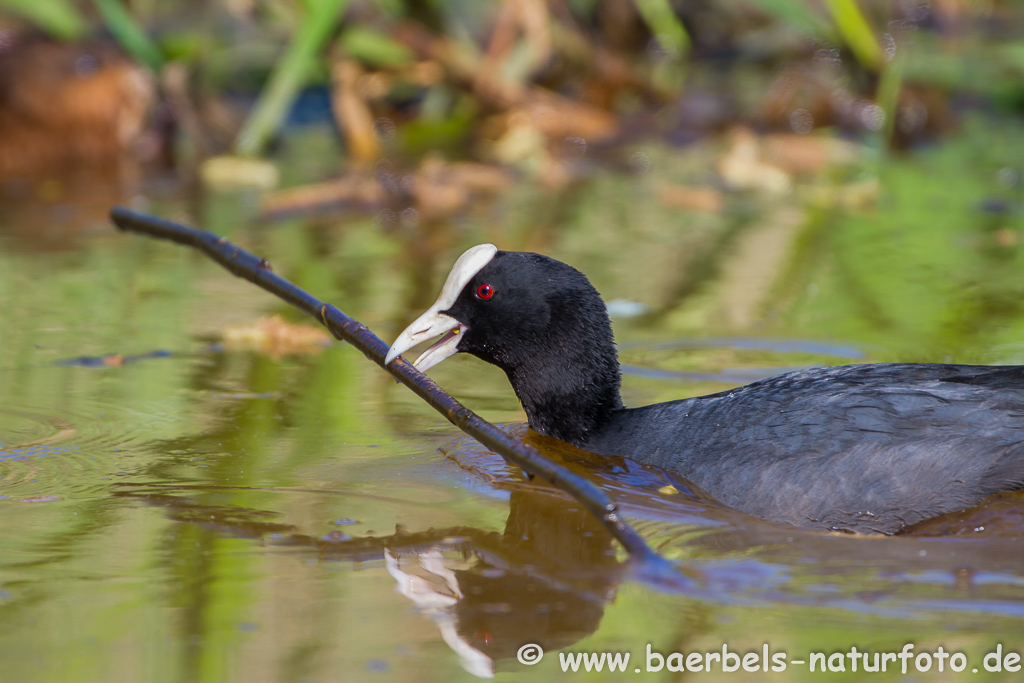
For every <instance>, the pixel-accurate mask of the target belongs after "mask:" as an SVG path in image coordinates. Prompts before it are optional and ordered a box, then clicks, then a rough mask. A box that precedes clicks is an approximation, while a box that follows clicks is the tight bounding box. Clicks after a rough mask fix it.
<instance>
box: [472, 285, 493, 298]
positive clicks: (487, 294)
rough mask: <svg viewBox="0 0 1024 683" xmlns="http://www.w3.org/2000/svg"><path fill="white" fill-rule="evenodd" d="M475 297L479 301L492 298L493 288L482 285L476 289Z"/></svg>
mask: <svg viewBox="0 0 1024 683" xmlns="http://www.w3.org/2000/svg"><path fill="white" fill-rule="evenodd" d="M476 295H477V296H478V297H480V298H481V299H490V298H491V297H492V296H494V287H491V286H490V285H487V284H484V285H480V286H479V287H477V288H476Z"/></svg>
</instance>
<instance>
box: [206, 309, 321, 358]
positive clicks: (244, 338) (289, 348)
mask: <svg viewBox="0 0 1024 683" xmlns="http://www.w3.org/2000/svg"><path fill="white" fill-rule="evenodd" d="M223 337H224V347H225V348H227V349H229V350H231V351H255V352H256V353H262V354H264V355H267V356H270V357H271V358H280V357H282V356H299V355H315V354H318V353H320V352H322V351H323V350H324V349H325V348H327V347H328V346H330V343H331V336H330V335H329V334H328V333H327V332H326V331H324V329H323V328H321V327H313V326H312V325H300V324H297V323H290V322H287V321H286V320H285V319H284V318H282V317H281V316H279V315H272V316H269V317H264V318H260V319H259V320H257V321H256V322H255V323H254V324H252V325H250V326H246V327H229V328H227V329H226V330H224V335H223Z"/></svg>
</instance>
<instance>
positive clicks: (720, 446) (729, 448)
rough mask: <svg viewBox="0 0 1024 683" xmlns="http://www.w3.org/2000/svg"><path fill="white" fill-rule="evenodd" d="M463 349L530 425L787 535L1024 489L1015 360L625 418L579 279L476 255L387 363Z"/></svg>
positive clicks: (785, 389) (888, 525) (883, 528)
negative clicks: (643, 468)
mask: <svg viewBox="0 0 1024 683" xmlns="http://www.w3.org/2000/svg"><path fill="white" fill-rule="evenodd" d="M438 335H443V336H442V338H441V339H440V340H439V341H438V342H437V343H435V344H434V345H433V346H431V347H430V348H429V349H428V350H427V351H426V352H424V353H423V354H422V355H421V356H420V357H419V358H418V359H417V360H416V362H415V365H416V366H417V367H418V368H419V369H420V370H427V369H429V368H431V367H433V366H434V365H436V364H437V363H439V362H441V361H442V360H444V359H445V358H447V357H448V356H451V355H453V354H455V353H458V352H465V353H469V354H472V355H474V356H476V357H478V358H480V359H482V360H485V361H487V362H488V363H492V364H494V365H497V366H498V367H499V368H501V369H502V370H504V371H505V374H506V375H508V379H509V381H510V382H511V384H512V387H513V389H514V390H515V392H516V395H517V396H518V397H519V400H520V402H521V403H522V405H523V409H524V410H525V411H526V415H527V417H528V419H529V424H530V427H532V428H533V429H534V430H535V431H537V432H539V433H541V434H546V435H548V436H553V437H556V438H558V439H562V440H564V441H567V442H569V443H571V444H573V445H574V446H577V447H580V448H584V449H586V450H589V451H593V452H596V453H599V454H603V455H618V456H625V457H629V458H633V459H635V460H638V461H641V462H645V463H650V464H653V465H657V466H660V467H662V468H665V469H668V470H671V471H673V472H676V473H677V474H679V475H681V476H683V477H685V478H687V479H689V480H690V481H692V482H694V483H695V484H697V485H698V486H700V487H702V488H704V489H706V490H707V491H708V492H709V493H711V494H712V495H713V496H714V497H716V498H717V499H719V500H720V501H722V502H724V503H726V504H727V505H730V506H732V507H735V508H737V509H739V510H742V511H744V512H747V513H749V514H752V515H756V516H758V517H763V518H766V519H771V520H776V521H780V522H788V523H790V524H795V525H798V526H804V527H812V528H819V529H822V528H823V529H835V530H847V531H856V532H882V533H895V532H897V531H899V530H901V529H902V528H904V527H906V526H909V525H912V524H915V523H917V522H919V521H922V520H924V519H928V518H931V517H935V516H937V515H941V514H944V513H947V512H953V511H957V510H963V509H966V508H969V507H972V506H974V505H977V504H978V503H980V502H981V501H982V500H984V499H985V498H986V497H988V496H989V495H991V494H993V493H996V492H999V491H1010V490H1015V489H1019V488H1021V487H1022V486H1024V366H1006V367H996V366H979V365H944V364H933V363H872V364H863V365H846V366H841V367H830V368H811V369H807V370H800V371H796V372H789V373H786V374H783V375H779V376H777V377H772V378H770V379H766V380H762V381H759V382H755V383H753V384H748V385H747V386H743V387H739V388H736V389H731V390H729V391H724V392H721V393H718V394H711V395H709V396H700V397H697V398H690V399H684V400H680V401H670V402H667V403H658V404H656V405H651V406H644V407H641V408H632V409H627V408H625V407H624V406H623V404H622V400H621V398H620V396H619V387H620V382H621V379H620V370H619V362H618V356H617V354H616V350H615V344H614V341H613V338H612V329H611V323H610V321H609V319H608V314H607V311H606V309H605V305H604V302H603V301H602V300H601V297H600V295H599V294H598V292H597V290H595V289H594V287H593V286H592V285H591V284H590V282H589V281H588V280H587V278H586V277H585V276H584V275H583V274H582V273H580V272H579V271H577V270H576V269H574V268H572V267H571V266H568V265H566V264H564V263H561V262H559V261H556V260H554V259H552V258H548V257H546V256H542V255H539V254H531V253H521V252H507V251H498V250H497V248H495V247H494V246H493V245H489V244H485V245H479V246H476V247H473V248H472V249H470V250H468V251H467V252H466V253H465V254H463V255H462V256H461V257H460V258H459V260H458V261H457V262H456V263H455V266H454V267H453V268H452V272H451V274H450V275H449V276H448V279H447V281H446V282H445V285H444V288H443V289H442V291H441V295H440V296H439V297H438V300H437V302H436V303H435V304H434V305H433V306H431V308H430V309H428V310H427V312H426V313H424V314H423V315H422V316H420V318H419V319H417V320H416V321H415V322H414V323H413V324H412V325H410V326H409V327H408V328H406V330H405V331H404V332H402V334H401V335H400V336H399V337H398V339H397V340H396V341H395V343H394V345H392V347H391V350H390V352H389V353H388V359H387V361H388V362H389V363H390V362H391V361H392V360H394V359H395V358H396V357H398V355H399V354H401V353H403V352H405V351H407V350H409V349H410V348H412V347H413V346H415V345H416V344H418V343H420V342H422V341H425V340H427V339H431V338H433V337H436V336H438Z"/></svg>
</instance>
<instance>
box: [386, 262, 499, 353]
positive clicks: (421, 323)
mask: <svg viewBox="0 0 1024 683" xmlns="http://www.w3.org/2000/svg"><path fill="white" fill-rule="evenodd" d="M497 252H498V248H497V247H495V246H494V245H493V244H480V245H477V246H475V247H473V248H472V249H469V250H468V251H466V253H464V254H463V255H462V256H460V257H459V260H458V261H456V262H455V265H454V266H452V272H451V273H449V274H448V279H447V280H445V282H444V287H443V288H441V294H440V296H438V297H437V301H436V302H434V305H433V306H431V307H430V308H428V309H427V311H426V312H425V313H424V314H423V315H421V316H420V317H419V318H417V319H416V321H415V322H414V323H413V324H412V325H409V327H407V328H405V330H403V331H402V334H400V335H398V339H396V340H395V343H394V344H392V345H391V348H390V349H389V350H388V355H387V358H386V359H385V360H384V364H385V365H389V364H390V363H391V361H393V360H395V359H396V358H398V356H400V355H401V354H403V353H405V352H406V351H408V350H409V349H411V348H412V347H414V346H416V345H417V344H420V343H421V342H424V341H426V340H428V339H433V338H434V337H436V336H438V335H441V334H443V335H444V336H443V337H441V339H440V340H439V341H438V342H437V343H436V344H434V345H433V346H431V347H430V348H429V349H427V350H426V351H424V352H423V354H422V355H420V357H419V358H417V359H416V362H414V363H413V365H414V366H416V369H418V370H419V371H420V372H426V371H427V370H429V369H430V368H432V367H434V366H435V365H437V364H438V363H440V362H441V361H443V360H444V359H445V358H447V357H448V356H451V355H454V354H455V353H457V352H458V349H457V348H456V347H458V345H459V341H460V340H461V339H462V337H461V335H462V333H464V332H465V331H466V330H467V329H468V328H467V327H466V326H465V325H463V324H462V323H460V322H459V321H458V320H456V319H455V318H453V317H451V316H449V315H445V314H444V313H442V312H441V311H446V310H448V309H449V308H451V307H452V306H453V305H455V300H456V299H458V298H459V295H460V294H461V293H462V290H463V289H464V288H465V287H466V285H467V284H468V283H469V281H470V280H472V279H473V278H474V277H476V274H477V273H479V272H480V271H481V270H483V268H484V266H486V265H487V264H488V263H490V262H491V259H493V258H494V255H495V254H496V253H497Z"/></svg>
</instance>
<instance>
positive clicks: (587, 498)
mask: <svg viewBox="0 0 1024 683" xmlns="http://www.w3.org/2000/svg"><path fill="white" fill-rule="evenodd" d="M110 217H111V219H112V220H113V222H114V224H115V225H116V226H117V227H118V228H120V229H121V230H126V231H129V232H138V233H142V234H145V235H149V236H151V237H159V238H161V239H166V240H170V241H172V242H177V243H178V244H184V245H185V246H188V247H193V248H195V249H198V250H200V251H202V252H204V253H205V254H206V255H207V256H209V257H210V258H211V259H213V260H214V261H216V262H217V263H219V264H220V265H222V266H224V267H225V268H227V269H228V270H229V271H231V272H232V273H234V274H235V275H237V276H238V277H241V278H245V279H246V280H249V281H250V282H252V283H254V284H256V285H259V286H260V287H262V288H263V289H265V290H267V291H268V292H270V293H271V294H274V295H276V296H278V297H280V298H281V299H284V300H285V301H287V302H288V303H290V304H292V305H293V306H295V307H297V308H299V309H301V310H303V311H305V312H306V313H309V314H310V315H312V316H313V317H314V318H316V319H317V320H319V321H320V322H321V323H322V324H323V325H324V326H325V327H326V328H327V329H328V330H329V331H330V332H331V334H333V335H334V336H335V337H337V338H338V339H341V340H343V341H346V342H348V343H349V344H352V345H353V346H355V347H356V348H357V349H359V350H360V351H362V352H363V353H364V354H365V355H366V357H367V358H369V359H370V360H372V361H373V362H375V363H376V364H377V365H379V366H381V367H382V368H384V369H385V370H386V371H387V372H390V373H391V374H392V375H393V376H394V377H395V378H396V379H398V381H399V382H401V383H402V384H404V385H405V386H407V387H409V388H410V389H412V391H413V392H414V393H415V394H416V395H417V396H419V397H420V398H422V399H423V400H424V401H426V402H427V403H428V404H429V405H430V406H431V407H432V408H434V409H435V410H437V411H438V412H439V413H441V414H442V415H444V416H445V418H447V419H448V421H449V422H451V423H452V424H453V425H455V426H456V427H458V428H459V429H461V430H462V431H463V432H465V433H466V434H469V435H470V436H472V437H473V438H475V439H477V440H478V441H479V442H480V443H482V444H484V445H485V446H487V447H488V448H490V449H491V450H492V451H494V452H495V453H499V454H500V455H501V456H502V457H504V458H505V459H506V460H508V461H509V462H511V463H514V464H516V465H518V466H519V467H521V468H522V469H523V470H524V471H525V472H527V473H528V474H530V475H536V476H538V477H540V478H542V479H544V480H545V481H548V482H550V483H551V485H552V486H555V487H556V488H559V489H561V490H562V491H565V492H566V493H568V494H569V495H571V496H572V497H573V498H575V499H576V500H578V501H579V502H580V503H582V504H583V506H584V508H585V509H586V510H587V511H589V512H590V513H591V514H593V515H594V516H595V517H597V518H598V519H600V520H601V522H602V524H603V525H604V527H605V528H606V529H607V530H608V532H609V533H610V534H611V535H612V536H613V537H614V538H615V539H616V540H618V541H619V543H621V544H622V545H623V546H624V547H625V549H626V550H627V552H629V554H630V557H631V559H632V560H633V575H634V576H635V577H636V578H638V579H640V580H643V581H646V582H649V583H653V584H656V585H658V586H661V587H664V588H669V589H674V590H682V591H689V590H692V588H693V579H692V578H690V577H687V576H684V575H683V574H681V573H680V572H679V571H678V570H677V569H676V568H675V567H674V566H673V565H672V564H671V563H670V562H668V561H667V560H666V559H664V558H663V557H661V556H660V555H658V554H657V553H656V552H654V550H652V549H651V548H650V546H648V545H647V543H646V542H645V541H644V539H643V537H641V536H640V534H638V533H637V532H636V530H634V529H633V527H631V526H630V525H629V524H628V523H627V522H626V521H625V520H624V519H622V517H621V516H620V515H619V513H618V509H617V508H616V506H615V503H613V502H612V500H611V499H610V498H608V496H607V495H605V493H604V492H603V491H602V490H601V489H599V488H598V487H597V486H595V485H594V484H592V483H590V482H589V481H587V480H586V479H584V478H583V477H580V476H578V475H575V474H573V473H572V472H570V471H568V470H567V469H565V468H564V467H562V466H560V465H558V464H556V463H554V462H552V461H551V460H549V459H548V458H546V457H545V456H544V455H542V454H541V453H540V452H539V451H537V450H536V449H534V448H532V447H531V446H528V445H527V444H525V443H523V442H521V441H519V440H518V439H516V438H514V437H513V436H511V435H510V434H508V433H507V432H505V431H504V430H502V429H500V428H499V427H496V426H495V425H493V424H491V423H490V422H487V421H486V420H484V419H483V418H481V417H480V416H478V415H477V414H476V413H474V412H473V411H471V410H469V409H468V408H466V407H465V406H464V405H462V404H461V403H459V402H458V401H456V400H455V399H454V398H452V397H451V396H449V395H448V394H447V393H445V392H444V391H443V390H442V389H441V388H440V387H438V386H437V384H435V383H434V381H433V380H432V379H430V378H429V377H427V376H426V375H424V374H423V373H421V372H420V371H419V370H417V369H416V368H414V367H413V366H412V364H411V363H409V362H407V361H406V360H405V359H404V358H398V359H397V360H395V362H393V363H392V364H391V365H388V366H385V365H384V357H385V356H386V355H387V352H388V345H387V344H385V343H384V342H383V341H381V340H380V338H378V337H377V336H376V335H375V334H373V332H371V331H370V330H369V329H368V328H367V327H366V326H365V325H362V324H361V323H359V322H358V321H356V320H353V319H352V318H350V317H348V316H347V315H345V314H344V313H342V312H341V311H340V310H338V309H337V308H335V307H334V306H332V305H330V304H325V303H324V302H322V301H320V300H319V299H317V298H316V297H314V296H313V295H312V294H309V293H308V292H306V291H304V290H302V289H300V288H299V287H296V286H295V285H294V284H292V283H291V282H289V281H287V280H285V279H284V278H282V277H281V276H279V275H275V274H274V273H273V271H272V270H271V268H270V264H269V263H268V262H267V260H266V259H261V258H259V257H257V256H254V255H252V254H250V253H249V252H247V251H245V250H243V249H241V248H239V247H237V246H235V245H233V244H231V243H230V242H228V241H227V240H226V239H225V238H223V237H220V236H218V235H215V234H213V233H212V232H207V231H205V230H197V229H195V228H189V227H187V226H184V225H181V224H179V223H174V222H172V221H169V220H165V219H162V218H157V217H156V216H150V215H146V214H142V213H138V212H135V211H131V210H130V209H126V208H124V207H120V206H117V207H114V208H113V209H111V211H110Z"/></svg>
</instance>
